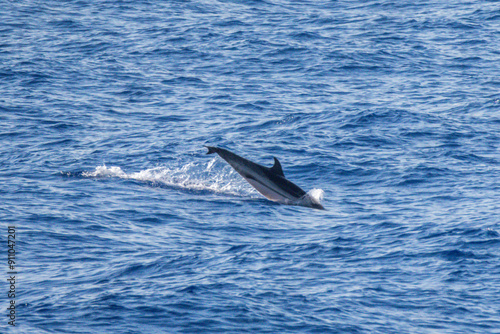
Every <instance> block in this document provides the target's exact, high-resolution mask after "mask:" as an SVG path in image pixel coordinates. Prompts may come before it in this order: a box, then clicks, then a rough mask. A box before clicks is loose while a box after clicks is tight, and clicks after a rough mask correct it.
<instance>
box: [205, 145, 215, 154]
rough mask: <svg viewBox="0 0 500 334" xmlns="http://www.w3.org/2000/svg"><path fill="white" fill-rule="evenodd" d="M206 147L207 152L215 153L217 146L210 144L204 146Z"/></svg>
mask: <svg viewBox="0 0 500 334" xmlns="http://www.w3.org/2000/svg"><path fill="white" fill-rule="evenodd" d="M205 147H206V148H208V152H207V154H212V153H217V147H212V146H205Z"/></svg>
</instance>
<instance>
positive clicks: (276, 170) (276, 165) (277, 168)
mask: <svg viewBox="0 0 500 334" xmlns="http://www.w3.org/2000/svg"><path fill="white" fill-rule="evenodd" d="M271 171H272V172H274V173H276V174H278V175H280V176H283V177H285V173H283V168H281V164H280V162H279V161H278V159H276V158H274V165H273V167H271Z"/></svg>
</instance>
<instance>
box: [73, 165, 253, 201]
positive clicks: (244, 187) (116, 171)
mask: <svg viewBox="0 0 500 334" xmlns="http://www.w3.org/2000/svg"><path fill="white" fill-rule="evenodd" d="M216 162H217V159H212V160H210V161H209V162H208V163H204V164H195V163H188V164H186V165H184V166H180V167H174V168H171V167H163V166H162V167H154V168H149V169H145V170H142V171H139V172H135V173H126V172H125V171H123V170H122V169H121V167H117V166H110V167H108V166H106V165H102V166H98V167H96V169H95V170H94V171H92V172H83V173H82V176H84V177H90V178H103V177H117V178H121V179H132V180H137V181H143V182H151V183H153V184H154V185H160V186H161V185H165V186H171V187H178V188H183V189H189V190H200V191H203V190H208V191H212V192H216V193H223V194H227V195H234V196H250V197H255V198H258V197H259V196H258V195H257V192H256V191H255V190H254V189H253V188H251V187H250V186H249V185H248V184H247V183H246V182H245V181H244V180H243V179H241V178H239V177H238V175H237V174H236V173H235V172H234V171H233V169H232V168H230V167H229V166H227V167H226V166H222V168H217V170H218V171H212V169H213V166H214V165H215V163H216Z"/></svg>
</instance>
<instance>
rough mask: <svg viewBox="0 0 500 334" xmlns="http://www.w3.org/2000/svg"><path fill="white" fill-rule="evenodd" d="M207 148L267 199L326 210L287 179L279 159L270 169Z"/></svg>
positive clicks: (218, 149) (225, 152)
mask: <svg viewBox="0 0 500 334" xmlns="http://www.w3.org/2000/svg"><path fill="white" fill-rule="evenodd" d="M205 147H206V148H207V149H208V152H207V154H212V153H217V154H218V155H219V156H220V157H221V158H222V159H224V160H226V162H227V163H228V164H230V165H231V167H233V168H234V169H235V170H236V171H237V172H238V173H239V174H240V175H241V176H243V178H244V179H245V180H246V181H247V182H248V183H250V184H251V185H252V187H254V188H255V189H257V191H258V192H259V193H261V194H262V195H264V196H265V197H266V198H267V199H270V200H271V201H275V202H279V203H282V204H290V205H301V206H307V207H311V208H315V209H321V210H324V209H325V208H324V207H323V206H322V205H321V204H320V203H318V202H317V201H316V200H314V199H313V198H311V197H310V196H309V195H308V194H307V193H306V192H305V191H304V190H302V189H301V188H300V187H299V186H297V185H296V184H294V183H292V182H290V181H288V180H287V179H285V174H284V173H283V169H282V168H281V164H280V162H279V161H278V159H276V158H274V165H273V167H271V168H268V167H264V166H262V165H259V164H256V163H255V162H252V161H250V160H247V159H245V158H242V157H240V156H239V155H236V154H234V153H232V152H230V151H228V150H225V149H223V148H219V147H212V146H205Z"/></svg>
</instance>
